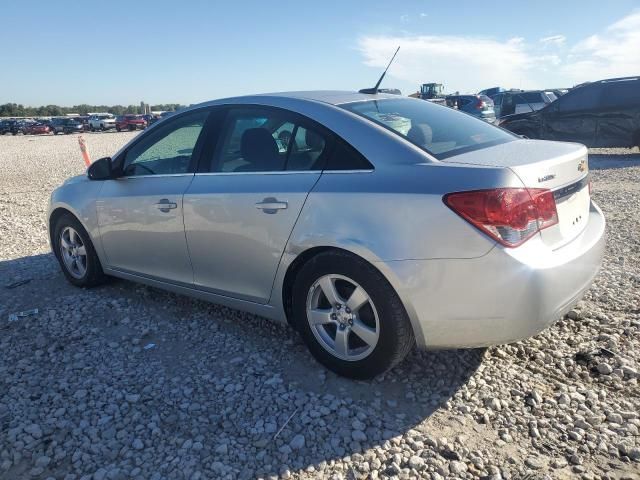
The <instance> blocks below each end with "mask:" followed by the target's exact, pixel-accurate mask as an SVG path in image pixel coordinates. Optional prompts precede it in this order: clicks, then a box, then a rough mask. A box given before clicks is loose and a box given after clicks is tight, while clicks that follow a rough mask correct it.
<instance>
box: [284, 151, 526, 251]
mask: <svg viewBox="0 0 640 480" xmlns="http://www.w3.org/2000/svg"><path fill="white" fill-rule="evenodd" d="M497 186H503V187H504V186H516V187H521V186H522V183H521V182H520V180H519V179H518V178H517V177H516V176H515V175H514V174H513V173H512V172H511V171H510V170H508V169H503V168H492V167H475V166H467V165H465V166H459V165H445V164H442V163H430V164H419V165H395V166H393V167H392V168H379V169H376V170H374V171H372V172H358V173H341V172H338V171H336V172H325V173H323V175H322V176H321V177H320V180H319V181H318V183H317V184H316V186H315V187H314V189H313V190H312V192H311V193H310V194H309V197H308V199H307V202H306V204H305V206H304V208H303V210H302V212H301V215H300V218H299V219H298V222H297V223H296V225H295V227H294V230H293V232H292V234H291V237H290V239H289V242H288V245H287V249H286V252H287V253H289V254H293V255H297V254H300V253H302V252H303V251H305V250H307V249H308V248H313V247H318V246H332V247H338V248H343V249H345V250H349V251H351V252H353V253H356V254H358V255H360V256H362V257H363V258H365V259H367V260H369V261H372V262H375V261H396V260H406V259H432V258H474V257H479V256H482V255H484V254H486V253H487V252H488V251H489V250H491V248H493V246H494V245H495V242H494V241H493V240H490V239H489V238H488V237H486V236H485V235H482V234H480V233H479V232H478V231H477V230H476V229H475V228H474V227H472V226H471V225H470V224H469V223H467V222H466V221H465V220H463V219H462V218H460V217H459V216H458V215H456V214H455V213H454V212H452V211H451V210H450V209H449V208H448V207H446V206H445V205H444V203H443V202H442V197H443V195H444V194H446V193H450V192H454V191H461V190H474V189H480V188H492V187H497Z"/></svg>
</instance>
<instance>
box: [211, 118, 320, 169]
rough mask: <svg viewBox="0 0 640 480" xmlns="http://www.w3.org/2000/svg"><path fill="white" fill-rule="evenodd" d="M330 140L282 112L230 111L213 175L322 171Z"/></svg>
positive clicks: (217, 152) (214, 164) (216, 156)
mask: <svg viewBox="0 0 640 480" xmlns="http://www.w3.org/2000/svg"><path fill="white" fill-rule="evenodd" d="M328 143H329V139H328V138H327V135H326V134H325V133H324V132H320V130H319V129H316V128H313V127H311V126H309V125H308V124H307V122H304V121H302V120H301V119H300V118H299V117H298V116H297V115H295V114H293V113H290V112H287V111H286V110H281V109H272V108H261V107H247V108H234V109H231V110H230V111H229V113H228V115H227V119H226V120H225V124H224V127H223V131H222V134H221V142H220V146H219V147H218V149H217V151H216V154H215V155H214V158H213V160H212V166H211V171H214V172H223V173H224V172H226V173H231V172H238V173H239V172H280V171H285V170H294V171H308V170H321V169H322V168H323V166H324V162H325V158H326V155H327V154H328V150H329V149H328Z"/></svg>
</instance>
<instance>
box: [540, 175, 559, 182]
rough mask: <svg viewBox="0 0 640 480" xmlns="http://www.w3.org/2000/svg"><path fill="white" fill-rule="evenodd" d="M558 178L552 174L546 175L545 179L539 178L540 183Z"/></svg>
mask: <svg viewBox="0 0 640 480" xmlns="http://www.w3.org/2000/svg"><path fill="white" fill-rule="evenodd" d="M554 178H556V176H555V175H554V174H553V173H551V174H549V175H545V176H544V177H538V183H542V182H548V181H549V180H553V179H554Z"/></svg>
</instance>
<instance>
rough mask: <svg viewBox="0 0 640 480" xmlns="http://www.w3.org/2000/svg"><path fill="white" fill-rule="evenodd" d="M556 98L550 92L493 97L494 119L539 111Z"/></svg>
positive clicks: (514, 92)
mask: <svg viewBox="0 0 640 480" xmlns="http://www.w3.org/2000/svg"><path fill="white" fill-rule="evenodd" d="M556 98H557V97H556V96H555V94H554V93H553V92H552V91H550V90H528V91H508V92H502V93H498V94H496V95H494V96H493V104H494V109H495V113H496V117H497V118H502V117H506V116H507V115H513V114H515V113H526V112H533V111H535V110H540V109H541V108H544V107H545V106H547V105H548V104H550V103H551V102H553V101H554V100H556Z"/></svg>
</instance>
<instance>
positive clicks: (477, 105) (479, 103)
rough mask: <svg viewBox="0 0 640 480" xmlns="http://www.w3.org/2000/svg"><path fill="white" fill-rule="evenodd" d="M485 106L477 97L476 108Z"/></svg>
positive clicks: (480, 108)
mask: <svg viewBox="0 0 640 480" xmlns="http://www.w3.org/2000/svg"><path fill="white" fill-rule="evenodd" d="M484 106H485V103H484V102H483V101H482V99H481V98H479V99H478V101H477V102H476V108H477V109H478V110H482V109H483V108H484Z"/></svg>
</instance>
